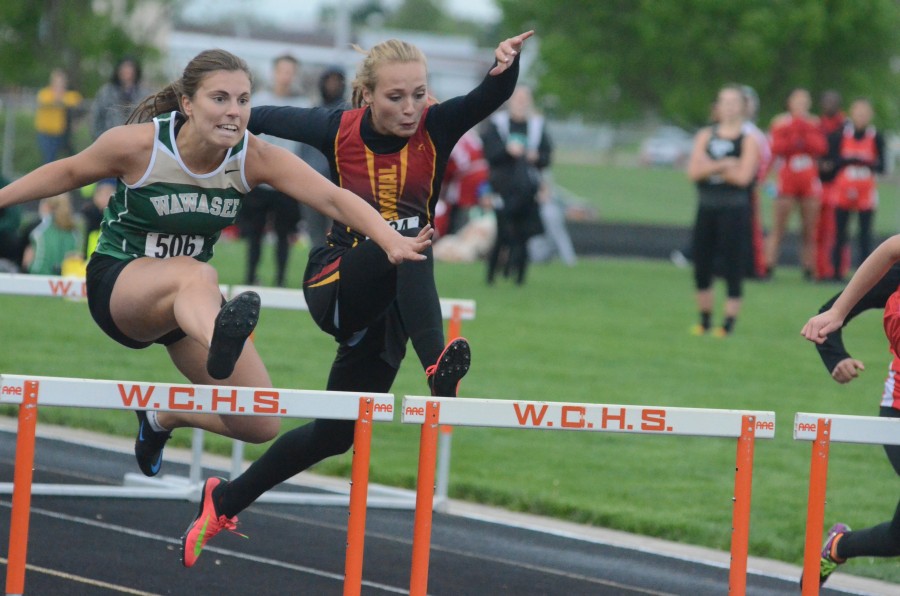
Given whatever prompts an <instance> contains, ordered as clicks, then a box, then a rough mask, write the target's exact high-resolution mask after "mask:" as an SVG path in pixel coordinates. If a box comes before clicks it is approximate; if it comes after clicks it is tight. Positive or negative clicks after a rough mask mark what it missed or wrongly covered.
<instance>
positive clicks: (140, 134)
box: [0, 124, 153, 209]
mask: <svg viewBox="0 0 900 596" xmlns="http://www.w3.org/2000/svg"><path fill="white" fill-rule="evenodd" d="M147 127H149V128H147ZM148 140H149V143H150V145H152V140H153V124H133V125H128V126H127V128H126V127H124V126H117V127H115V128H111V129H110V130H108V131H106V132H105V133H103V134H102V135H100V137H99V138H98V139H97V140H96V141H94V142H93V143H92V144H91V145H90V146H89V147H87V148H86V149H84V150H83V151H81V152H80V153H77V154H76V155H72V156H71V157H66V158H63V159H60V160H57V161H53V162H50V163H48V164H45V165H43V166H41V167H39V168H37V169H35V170H32V171H31V172H29V173H28V174H25V175H24V176H22V177H21V178H19V179H18V180H16V181H15V182H12V183H10V184H8V185H7V186H5V187H3V188H0V209H2V208H3V207H8V206H10V205H16V204H19V203H25V202H28V201H33V200H35V199H43V198H45V197H52V196H55V195H58V194H62V193H64V192H68V191H70V190H75V189H77V188H81V187H82V186H86V185H88V184H90V183H92V182H96V181H97V180H101V179H103V178H117V177H120V176H125V175H127V174H128V173H129V172H130V171H134V170H136V169H138V168H141V167H143V168H146V167H147V164H148V163H149V161H150V154H149V147H150V145H148V144H147V142H148Z"/></svg>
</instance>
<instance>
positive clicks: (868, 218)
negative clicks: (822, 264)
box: [831, 209, 875, 276]
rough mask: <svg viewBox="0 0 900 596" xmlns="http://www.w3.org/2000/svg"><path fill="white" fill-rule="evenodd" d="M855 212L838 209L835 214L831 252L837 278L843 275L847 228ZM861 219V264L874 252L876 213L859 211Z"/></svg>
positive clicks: (859, 240) (859, 256) (859, 239)
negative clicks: (842, 265) (873, 236)
mask: <svg viewBox="0 0 900 596" xmlns="http://www.w3.org/2000/svg"><path fill="white" fill-rule="evenodd" d="M851 213H853V211H848V210H847V209H836V210H835V214H834V221H835V234H834V238H835V240H834V249H833V250H832V251H831V263H832V265H834V272H835V275H836V276H840V275H841V273H842V272H841V261H842V257H843V252H844V247H846V246H847V242H848V241H849V239H848V238H847V228H848V226H849V224H850V214H851ZM856 213H857V214H858V219H859V238H858V242H859V255H858V258H859V261H858V262H859V263H862V262H863V261H865V260H866V257H868V256H869V254H871V252H872V219H873V217H874V215H875V211H873V210H869V211H857V212H856Z"/></svg>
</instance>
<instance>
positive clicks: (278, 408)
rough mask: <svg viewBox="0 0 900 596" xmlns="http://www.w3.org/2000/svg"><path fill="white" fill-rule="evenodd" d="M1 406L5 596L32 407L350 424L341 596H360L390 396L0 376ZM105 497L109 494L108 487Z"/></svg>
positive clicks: (20, 542) (22, 543)
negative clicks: (11, 466) (9, 419)
mask: <svg viewBox="0 0 900 596" xmlns="http://www.w3.org/2000/svg"><path fill="white" fill-rule="evenodd" d="M0 403H4V404H12V405H18V406H19V420H18V428H17V437H16V464H15V466H16V468H15V474H14V490H13V504H12V512H11V516H12V518H11V521H10V533H9V562H8V565H7V576H6V594H7V596H9V595H13V594H15V595H17V596H18V595H21V594H23V593H24V588H25V568H26V554H27V552H26V551H27V547H28V525H29V517H30V513H31V494H32V478H33V474H32V470H33V469H34V443H35V429H36V425H37V409H38V408H37V406H38V403H40V404H41V405H44V406H64V407H82V408H99V409H115V410H134V409H145V408H149V409H153V410H159V411H173V410H176V409H177V410H179V411H185V409H191V410H192V411H197V412H201V411H202V412H213V413H222V414H232V413H240V414H242V415H245V416H253V415H256V416H283V417H289V418H329V419H336V420H355V421H356V423H355V427H354V450H353V462H352V474H351V479H352V482H351V486H350V507H349V509H350V515H349V520H348V523H347V559H346V562H345V576H344V594H345V595H347V596H357V595H358V594H359V593H360V591H361V589H362V568H363V549H364V541H365V526H366V501H367V498H368V488H369V487H368V483H369V454H370V447H371V435H372V422H373V421H391V420H393V418H394V396H393V395H391V394H388V393H376V394H368V395H362V394H359V393H352V392H343V391H301V390H295V389H271V388H254V387H225V386H213V385H176V384H167V383H145V382H131V381H98V380H88V379H67V378H56V377H31V376H29V377H24V376H17V375H6V374H0ZM90 488H91V487H90V486H88V487H82V486H79V485H66V486H65V492H64V493H62V494H79V495H91V494H92V493H91V492H90ZM82 489H88V490H82ZM106 490H109V487H107V488H106ZM152 492H153V489H146V488H143V489H132V490H131V492H130V494H128V495H127V496H132V497H140V496H144V497H146V496H147V494H152ZM93 494H102V493H93Z"/></svg>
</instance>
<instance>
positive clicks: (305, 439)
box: [215, 57, 519, 516]
mask: <svg viewBox="0 0 900 596" xmlns="http://www.w3.org/2000/svg"><path fill="white" fill-rule="evenodd" d="M518 72H519V60H518V57H517V58H516V60H515V61H514V63H513V65H512V66H511V67H510V68H509V69H507V70H506V71H504V72H503V73H501V74H499V75H497V76H490V75H488V76H486V77H485V78H484V80H483V81H482V82H481V84H480V85H479V86H478V87H476V88H475V89H473V90H472V91H470V92H469V93H468V94H466V95H464V96H460V97H455V98H452V99H449V100H447V101H445V102H442V103H439V104H436V105H432V106H430V107H428V108H426V110H425V112H424V113H423V114H422V118H421V120H420V124H419V128H418V129H417V130H416V132H415V133H414V134H413V135H412V137H410V138H403V137H396V136H391V135H382V134H380V133H378V132H377V131H376V130H375V129H374V127H373V126H372V121H371V113H370V110H369V108H359V109H355V110H347V111H343V110H329V109H324V108H292V107H268V106H266V107H260V108H254V109H253V111H252V115H251V118H250V123H249V125H248V128H249V130H250V131H251V132H253V133H255V134H256V133H265V134H270V135H274V136H279V137H283V138H288V139H291V140H295V141H300V142H302V143H306V144H307V145H311V146H313V147H314V148H316V149H318V150H319V151H321V152H322V153H323V154H324V155H325V156H326V157H327V158H328V162H329V165H330V166H331V173H332V181H333V182H334V183H335V184H337V185H339V186H341V187H343V188H347V189H349V190H352V191H353V192H355V193H356V194H358V195H359V196H361V197H362V198H363V199H365V200H366V201H368V202H369V203H370V204H371V205H372V207H373V208H374V209H377V210H378V212H379V213H381V215H382V217H384V219H385V220H387V221H389V222H391V225H393V226H395V227H396V228H397V229H398V231H400V232H401V233H402V234H406V235H411V236H415V235H417V234H418V232H419V230H420V229H421V228H422V227H424V226H425V225H426V224H428V223H431V221H432V217H433V214H434V208H435V205H436V203H437V200H438V195H439V193H440V187H441V182H442V180H443V175H444V170H445V168H446V166H447V161H448V160H449V157H450V152H451V151H452V150H453V147H454V146H455V145H456V142H457V141H458V140H459V139H460V137H462V136H463V134H465V132H466V131H467V130H469V129H470V128H472V127H474V126H475V125H476V124H478V123H479V122H480V121H481V120H483V119H484V118H486V117H487V116H488V115H490V114H491V113H492V112H493V111H495V110H496V109H497V108H499V107H500V106H501V105H502V104H503V103H504V102H505V101H506V100H507V99H509V97H510V96H511V95H512V92H513V90H514V88H515V85H516V80H517V78H518ZM425 254H426V255H427V256H428V259H427V260H425V261H415V262H407V263H403V264H402V265H400V266H399V267H398V266H395V265H392V264H391V263H390V261H388V258H387V255H386V254H385V252H384V251H383V250H382V249H381V247H379V246H378V245H377V244H375V243H374V242H372V241H371V240H367V239H366V238H365V236H364V235H362V234H360V233H359V232H357V231H356V230H353V229H351V228H349V227H348V226H347V225H345V224H343V223H341V222H335V223H334V225H333V226H332V229H331V232H330V233H329V235H328V240H327V243H326V245H325V246H322V247H319V248H315V249H313V250H312V251H311V252H310V256H309V264H308V266H307V269H306V273H305V275H304V282H303V290H304V294H305V296H306V300H307V303H308V305H309V310H310V314H311V315H312V317H313V319H314V320H315V321H316V324H318V325H319V327H321V328H322V329H323V330H324V331H326V332H327V333H329V334H331V335H333V336H334V337H335V339H336V340H337V341H338V342H339V347H338V350H337V355H336V357H335V360H334V363H333V364H332V367H331V373H330V375H329V377H328V384H327V389H328V390H331V391H372V392H388V391H390V388H391V385H392V384H393V382H394V378H395V377H396V375H397V371H398V369H399V367H400V362H401V361H402V359H403V357H404V356H405V353H406V343H407V340H411V341H412V344H413V348H414V349H415V351H416V354H417V356H418V357H419V360H420V362H421V364H422V368H423V369H424V368H427V367H428V366H430V365H432V364H434V363H435V362H436V361H437V359H438V357H439V356H440V354H441V352H442V351H443V349H444V333H443V321H442V318H441V310H440V301H439V298H438V293H437V288H436V286H435V281H434V270H433V267H434V259H433V255H432V253H431V250H430V249H429V250H428V251H427V252H426V253H425ZM353 426H354V421H352V420H315V421H313V422H311V423H309V424H307V425H305V426H302V427H299V428H296V429H294V430H291V431H289V432H287V433H285V434H283V435H282V436H281V437H280V438H279V439H278V440H277V441H275V443H274V444H273V445H272V446H271V447H270V448H269V450H268V451H266V453H265V454H263V456H262V457H261V458H260V459H258V460H257V461H256V462H254V464H253V465H252V466H251V467H250V468H249V469H248V470H247V471H246V472H245V473H244V474H242V475H241V476H240V477H239V478H237V479H235V480H234V481H232V482H230V483H228V484H227V485H225V487H224V489H223V491H222V492H221V493H218V492H217V493H216V494H215V498H216V506H217V511H218V512H219V513H220V514H227V515H228V516H233V515H236V514H237V513H238V512H239V511H241V510H243V509H244V508H245V507H247V506H248V505H249V504H250V503H252V502H253V501H254V500H256V498H257V497H258V496H259V495H261V494H262V493H264V492H266V491H267V490H269V489H270V488H272V487H274V486H275V485H277V484H279V483H281V482H283V481H285V480H287V479H288V478H290V477H292V476H294V475H295V474H298V473H300V472H302V471H303V470H305V469H307V468H308V467H310V466H312V465H313V464H315V463H317V462H319V461H321V460H323V459H325V458H327V457H330V456H332V455H337V454H340V453H343V452H345V451H346V450H347V449H349V448H350V447H351V445H352V444H353Z"/></svg>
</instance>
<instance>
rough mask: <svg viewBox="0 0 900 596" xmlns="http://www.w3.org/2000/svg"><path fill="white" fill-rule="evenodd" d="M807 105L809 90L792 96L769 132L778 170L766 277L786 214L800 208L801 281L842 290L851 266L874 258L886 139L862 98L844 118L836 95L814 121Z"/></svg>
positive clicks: (827, 96)
mask: <svg viewBox="0 0 900 596" xmlns="http://www.w3.org/2000/svg"><path fill="white" fill-rule="evenodd" d="M811 104H812V102H811V98H810V94H809V92H808V91H807V90H805V89H797V90H795V91H794V92H792V93H791V95H790V97H789V98H788V111H787V112H786V113H785V114H782V115H780V116H777V117H776V118H775V119H774V120H773V122H772V127H771V129H770V133H769V137H770V142H771V150H772V154H773V156H774V158H775V160H776V161H775V163H777V165H778V170H777V196H776V198H775V206H774V215H773V221H772V229H771V231H770V234H769V237H768V243H767V247H766V248H767V250H766V261H767V266H768V276H769V277H771V275H772V274H773V272H774V270H775V268H776V266H777V264H778V262H779V257H780V246H781V241H782V238H783V236H784V233H785V230H786V227H787V223H788V218H789V217H790V213H791V211H792V209H793V207H794V206H795V205H799V211H800V216H801V232H800V237H801V243H800V265H801V267H802V268H803V273H804V277H805V278H806V279H809V280H815V281H837V282H841V281H843V280H844V279H845V278H846V276H847V274H848V272H849V270H850V267H851V265H852V264H853V263H857V264H858V263H861V262H862V261H863V260H865V258H866V257H867V256H868V255H869V253H870V252H871V251H872V243H873V241H872V226H873V220H874V216H875V211H876V209H877V207H878V190H877V181H876V176H877V175H878V174H882V173H884V169H885V148H884V147H885V145H884V139H883V136H882V135H881V133H880V132H879V131H878V130H877V129H876V128H875V126H874V125H873V119H874V116H875V114H874V110H873V108H872V104H871V103H870V102H869V100H868V99H866V98H857V99H855V100H854V101H853V102H852V104H851V107H850V111H849V117H848V116H847V115H846V114H845V113H844V111H843V109H842V98H841V95H840V93H838V92H837V91H835V90H827V91H825V92H824V93H823V94H822V96H821V98H820V100H819V108H820V114H819V115H818V116H816V115H813V114H811V113H810V107H811ZM853 214H856V220H857V235H858V244H857V251H856V255H855V259H852V258H851V252H852V251H851V250H850V246H849V230H850V227H849V224H850V221H851V219H852V215H853Z"/></svg>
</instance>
